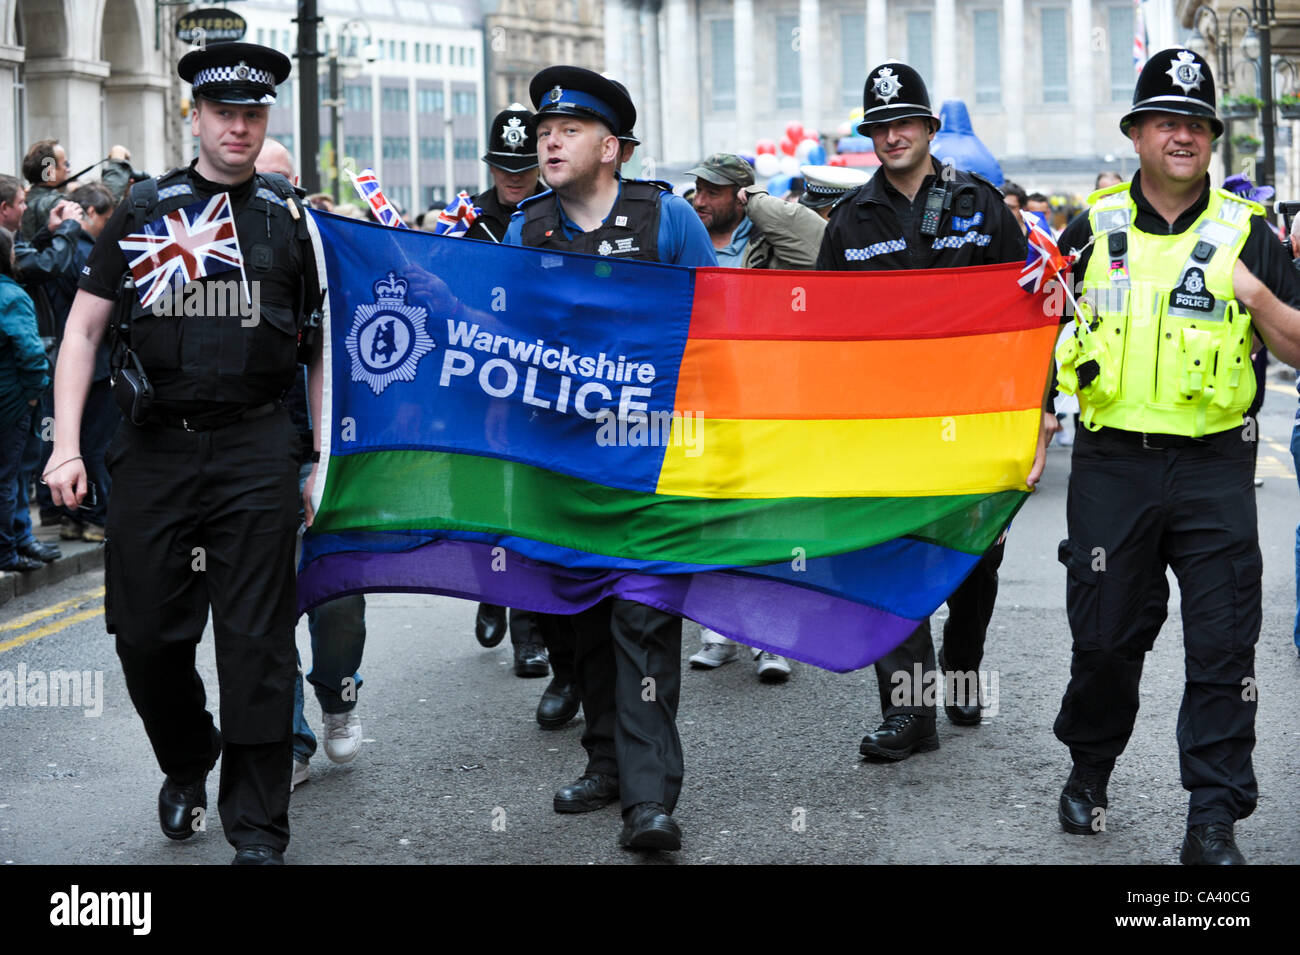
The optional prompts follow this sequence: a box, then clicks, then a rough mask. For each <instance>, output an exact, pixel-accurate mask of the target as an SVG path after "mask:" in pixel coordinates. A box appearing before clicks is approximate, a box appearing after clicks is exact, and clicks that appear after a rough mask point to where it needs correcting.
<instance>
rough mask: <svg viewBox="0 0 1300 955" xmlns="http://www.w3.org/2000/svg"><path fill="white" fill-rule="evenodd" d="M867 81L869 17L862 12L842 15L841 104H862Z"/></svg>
mask: <svg viewBox="0 0 1300 955" xmlns="http://www.w3.org/2000/svg"><path fill="white" fill-rule="evenodd" d="M866 81H867V18H866V17H864V16H863V15H862V14H860V13H846V14H844V15H843V16H841V17H840V105H842V106H861V105H862V86H863V84H864V83H865V82H866Z"/></svg>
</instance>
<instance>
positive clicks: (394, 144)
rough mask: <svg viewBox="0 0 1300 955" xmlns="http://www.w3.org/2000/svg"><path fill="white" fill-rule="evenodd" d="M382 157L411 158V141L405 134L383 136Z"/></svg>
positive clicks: (388, 158) (387, 158) (386, 158)
mask: <svg viewBox="0 0 1300 955" xmlns="http://www.w3.org/2000/svg"><path fill="white" fill-rule="evenodd" d="M383 149H384V159H385V161H387V160H390V159H410V158H411V141H410V140H409V139H407V138H406V137H405V136H385V137H384V143H383Z"/></svg>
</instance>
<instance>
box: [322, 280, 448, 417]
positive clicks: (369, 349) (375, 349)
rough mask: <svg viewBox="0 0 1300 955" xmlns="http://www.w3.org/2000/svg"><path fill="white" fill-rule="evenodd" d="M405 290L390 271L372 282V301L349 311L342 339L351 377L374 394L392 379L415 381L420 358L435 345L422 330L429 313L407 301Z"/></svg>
mask: <svg viewBox="0 0 1300 955" xmlns="http://www.w3.org/2000/svg"><path fill="white" fill-rule="evenodd" d="M406 289H407V283H406V280H405V279H403V278H399V277H398V276H397V275H395V274H394V273H393V272H389V273H388V276H387V277H386V278H383V279H380V280H379V281H378V282H376V283H375V284H374V295H375V301H374V302H373V303H371V304H365V305H360V306H358V307H357V310H356V311H355V312H353V313H352V329H351V330H350V331H349V332H348V336H347V339H346V341H345V344H346V346H347V349H348V354H349V355H351V356H352V380H353V381H361V382H365V384H366V385H367V386H369V388H370V390H371V391H373V392H374V393H375V395H376V396H378V395H380V394H382V393H383V391H384V389H385V388H387V387H388V386H389V385H391V384H392V383H393V382H395V381H414V380H415V371H416V366H417V365H418V364H419V363H420V359H421V358H423V357H424V356H425V355H427V354H428V353H429V352H431V351H433V349H434V348H436V347H437V345H436V344H435V343H434V340H433V339H432V338H431V337H430V336H429V333H428V332H427V331H425V327H424V322H425V319H426V318H427V317H428V312H426V311H425V310H424V308H423V307H421V306H419V305H411V304H409V303H408V302H407V301H406Z"/></svg>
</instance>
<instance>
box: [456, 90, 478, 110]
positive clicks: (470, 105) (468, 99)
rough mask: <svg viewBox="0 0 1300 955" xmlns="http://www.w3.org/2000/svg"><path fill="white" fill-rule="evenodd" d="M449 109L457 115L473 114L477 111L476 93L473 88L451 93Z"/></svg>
mask: <svg viewBox="0 0 1300 955" xmlns="http://www.w3.org/2000/svg"><path fill="white" fill-rule="evenodd" d="M451 111H452V112H453V113H455V114H456V115H457V116H473V115H474V114H475V113H476V112H478V94H477V93H475V92H474V91H473V90H460V91H458V92H454V93H452V94H451Z"/></svg>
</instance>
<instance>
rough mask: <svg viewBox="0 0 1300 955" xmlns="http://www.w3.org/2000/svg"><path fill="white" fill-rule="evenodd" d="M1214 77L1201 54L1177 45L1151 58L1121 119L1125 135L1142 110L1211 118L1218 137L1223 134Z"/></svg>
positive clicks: (1215, 134)
mask: <svg viewBox="0 0 1300 955" xmlns="http://www.w3.org/2000/svg"><path fill="white" fill-rule="evenodd" d="M1214 107H1215V99H1214V76H1213V75H1212V74H1211V73H1210V64H1208V63H1206V62H1205V59H1204V58H1203V57H1202V56H1201V55H1200V54H1198V53H1195V52H1193V51H1192V50H1185V49H1181V48H1178V47H1174V48H1171V49H1168V50H1161V51H1160V52H1159V53H1156V54H1154V55H1153V56H1152V57H1151V59H1149V60H1147V62H1146V66H1144V67H1142V72H1141V73H1139V74H1138V80H1137V86H1135V87H1134V88H1133V108H1132V109H1130V110H1129V111H1128V113H1127V114H1126V115H1125V116H1124V118H1123V119H1121V120H1120V121H1119V129H1120V132H1122V133H1123V134H1124V135H1125V136H1127V135H1128V128H1129V126H1131V125H1132V124H1133V121H1134V120H1135V119H1136V118H1137V116H1138V114H1139V113H1178V114H1180V115H1183V116H1200V117H1203V118H1205V119H1208V120H1209V121H1210V128H1211V129H1213V130H1214V138H1215V139H1218V138H1219V137H1220V136H1222V135H1223V122H1222V121H1221V120H1220V119H1219V117H1218V115H1217V114H1216V113H1215V111H1214Z"/></svg>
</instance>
